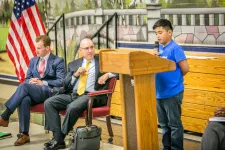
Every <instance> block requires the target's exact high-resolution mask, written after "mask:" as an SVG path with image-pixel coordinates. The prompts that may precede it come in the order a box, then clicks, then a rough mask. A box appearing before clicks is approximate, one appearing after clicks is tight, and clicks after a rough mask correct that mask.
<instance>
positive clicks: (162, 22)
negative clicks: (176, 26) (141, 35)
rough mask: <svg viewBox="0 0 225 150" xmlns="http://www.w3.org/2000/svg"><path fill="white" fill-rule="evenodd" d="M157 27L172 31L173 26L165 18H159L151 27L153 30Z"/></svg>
mask: <svg viewBox="0 0 225 150" xmlns="http://www.w3.org/2000/svg"><path fill="white" fill-rule="evenodd" d="M157 27H163V28H164V29H165V30H166V31H168V30H172V31H173V27H172V25H171V22H170V21H169V20H167V19H159V20H158V21H157V22H156V23H155V24H154V26H153V27H152V29H153V30H155V28H157Z"/></svg>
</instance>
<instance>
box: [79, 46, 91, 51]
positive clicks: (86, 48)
mask: <svg viewBox="0 0 225 150" xmlns="http://www.w3.org/2000/svg"><path fill="white" fill-rule="evenodd" d="M80 48H81V49H84V50H85V51H88V50H89V49H90V50H93V49H94V46H90V47H80Z"/></svg>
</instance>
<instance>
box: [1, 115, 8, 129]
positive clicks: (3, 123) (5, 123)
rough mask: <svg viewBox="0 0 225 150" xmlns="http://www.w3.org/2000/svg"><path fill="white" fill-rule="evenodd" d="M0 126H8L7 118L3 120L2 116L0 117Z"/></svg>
mask: <svg viewBox="0 0 225 150" xmlns="http://www.w3.org/2000/svg"><path fill="white" fill-rule="evenodd" d="M0 126H3V127H8V126H9V121H8V120H4V119H3V118H2V117H0Z"/></svg>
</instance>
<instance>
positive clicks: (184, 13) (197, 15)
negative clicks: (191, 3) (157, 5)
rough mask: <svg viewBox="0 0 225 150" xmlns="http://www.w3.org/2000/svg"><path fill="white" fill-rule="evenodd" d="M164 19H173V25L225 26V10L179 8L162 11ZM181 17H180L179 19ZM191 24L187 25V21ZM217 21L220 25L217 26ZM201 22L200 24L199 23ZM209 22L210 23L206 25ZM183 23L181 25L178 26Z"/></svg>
mask: <svg viewBox="0 0 225 150" xmlns="http://www.w3.org/2000/svg"><path fill="white" fill-rule="evenodd" d="M161 14H162V15H164V18H166V19H170V16H171V17H172V20H171V19H170V20H171V21H172V22H173V25H200V26H205V25H210V26H213V25H220V26H221V25H224V14H225V8H178V9H161ZM179 16H180V17H179ZM188 16H190V17H188ZM188 19H190V23H189V24H187V20H188ZM216 19H217V21H218V23H217V24H216ZM197 20H199V23H197ZM206 21H208V23H206ZM178 22H181V24H178Z"/></svg>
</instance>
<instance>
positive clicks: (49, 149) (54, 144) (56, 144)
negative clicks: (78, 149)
mask: <svg viewBox="0 0 225 150" xmlns="http://www.w3.org/2000/svg"><path fill="white" fill-rule="evenodd" d="M63 148H66V144H65V142H64V141H63V142H60V143H59V142H57V141H56V140H54V141H53V142H52V144H51V145H50V146H46V147H45V148H44V150H58V149H63Z"/></svg>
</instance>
